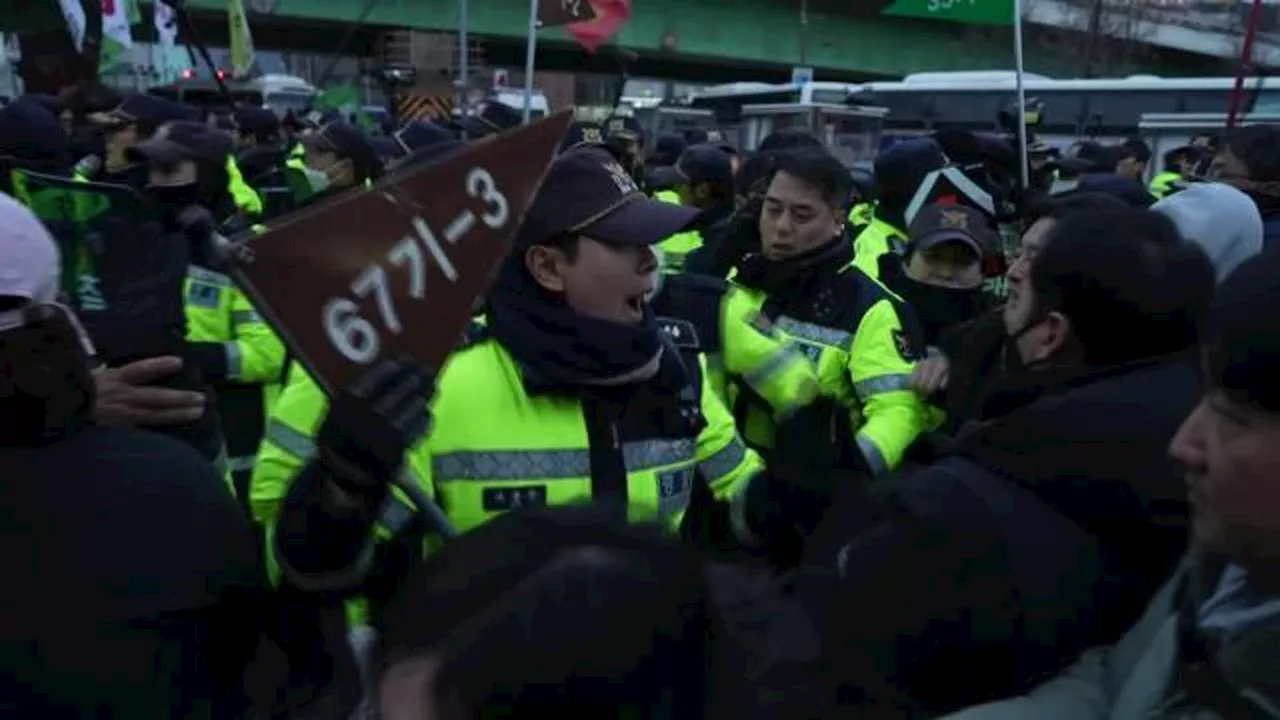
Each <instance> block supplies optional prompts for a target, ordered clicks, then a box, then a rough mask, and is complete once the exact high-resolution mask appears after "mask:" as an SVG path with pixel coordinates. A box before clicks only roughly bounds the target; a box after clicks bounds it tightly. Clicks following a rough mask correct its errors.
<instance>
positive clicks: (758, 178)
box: [733, 152, 778, 197]
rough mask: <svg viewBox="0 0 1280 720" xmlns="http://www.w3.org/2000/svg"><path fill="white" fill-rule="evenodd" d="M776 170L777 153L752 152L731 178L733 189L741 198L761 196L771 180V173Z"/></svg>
mask: <svg viewBox="0 0 1280 720" xmlns="http://www.w3.org/2000/svg"><path fill="white" fill-rule="evenodd" d="M777 168H778V153H776V152H754V153H751V154H750V155H748V156H747V159H746V160H744V161H743V162H742V164H741V165H740V166H738V172H737V173H736V174H735V175H734V176H733V187H734V188H735V189H736V192H737V194H738V195H739V196H741V197H749V196H751V195H762V194H764V191H765V190H766V189H767V188H768V187H769V183H770V181H772V180H773V172H774V171H775V170H777Z"/></svg>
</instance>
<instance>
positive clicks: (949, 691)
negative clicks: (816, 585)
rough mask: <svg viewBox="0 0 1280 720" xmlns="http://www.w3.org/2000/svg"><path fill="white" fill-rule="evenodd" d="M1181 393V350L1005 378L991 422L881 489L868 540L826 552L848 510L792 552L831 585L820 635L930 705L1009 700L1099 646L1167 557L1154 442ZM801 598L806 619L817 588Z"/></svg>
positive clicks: (1166, 435)
mask: <svg viewBox="0 0 1280 720" xmlns="http://www.w3.org/2000/svg"><path fill="white" fill-rule="evenodd" d="M1196 382H1197V381H1196V373H1195V368H1194V364H1193V362H1192V361H1191V360H1190V359H1189V358H1182V357H1178V358H1162V359H1159V360H1151V361H1145V362H1139V363H1134V364H1131V365H1127V366H1123V367H1114V368H1106V369H1093V370H1091V371H1088V372H1083V373H1076V374H1073V375H1063V376H1059V377H1050V376H1049V374H1048V373H1043V372H1042V373H1032V374H1022V375H1021V376H1020V379H1014V381H1013V382H1008V381H1006V382H1005V383H1004V384H1003V385H1002V387H1001V388H1000V389H998V390H997V391H995V392H993V393H991V394H990V395H989V396H988V400H987V402H986V409H985V415H986V416H987V417H990V418H992V419H989V420H986V421H984V422H982V423H981V424H979V425H977V426H976V427H974V428H972V429H971V430H970V431H969V432H967V433H966V434H965V435H963V436H962V437H961V438H960V439H959V440H958V442H957V444H956V445H955V447H953V448H952V449H951V451H950V452H949V453H947V454H946V455H945V456H944V457H943V458H942V459H940V460H938V461H936V462H934V463H932V464H930V465H928V466H926V467H924V468H921V469H917V470H915V471H912V472H908V473H907V474H905V475H904V476H902V477H899V478H896V479H894V480H892V481H891V483H892V484H891V487H890V488H889V490H888V493H887V495H888V499H887V502H886V503H885V504H884V506H883V508H882V513H883V514H882V516H881V517H880V518H879V520H878V521H877V522H874V523H872V524H871V526H870V527H869V529H865V530H863V531H861V532H857V533H856V534H853V535H850V534H848V533H846V534H845V535H844V537H843V542H833V541H832V540H831V538H832V537H839V535H840V533H839V532H838V531H834V532H833V531H832V529H831V528H841V527H847V526H850V525H860V526H861V527H866V523H865V521H864V520H863V516H864V514H865V504H860V503H859V502H857V501H848V502H847V504H848V511H847V512H846V510H845V508H842V507H840V506H836V507H833V508H832V510H831V511H830V512H829V513H828V515H827V517H826V520H825V522H826V524H827V525H828V526H829V527H827V528H824V529H823V530H822V531H820V534H819V536H820V537H821V536H825V537H826V538H827V540H825V541H823V542H819V543H816V544H815V546H813V547H811V548H810V549H811V551H812V554H811V556H810V561H811V564H817V565H825V566H827V567H834V568H836V569H837V571H838V572H839V573H840V574H841V576H842V577H843V583H842V587H841V590H840V592H839V595H840V596H841V597H842V598H843V601H840V600H837V601H836V604H835V609H834V611H831V612H827V613H826V615H825V619H826V622H827V623H829V624H828V626H827V631H826V634H827V635H828V636H829V637H830V638H833V639H838V640H837V643H836V644H838V643H843V645H844V648H845V652H846V653H847V655H848V656H849V657H852V658H853V660H851V661H850V662H853V663H857V664H861V663H863V662H864V661H865V654H867V653H870V655H871V656H872V657H873V658H874V660H875V662H877V663H879V672H880V673H881V676H880V678H875V680H877V681H878V680H880V679H881V678H893V679H894V681H895V682H896V683H898V684H899V686H900V688H901V689H902V691H903V692H904V693H906V694H908V695H910V696H911V697H912V698H913V699H914V700H915V701H917V702H919V703H920V705H921V706H922V707H924V708H926V709H928V710H930V711H936V712H942V711H946V710H949V709H953V708H957V707H961V706H966V705H969V704H973V703H976V702H980V701H983V700H987V699H990V698H993V697H999V696H1007V695H1013V694H1018V693H1022V692H1025V691H1026V690H1027V689H1029V688H1030V687H1031V686H1032V685H1033V684H1035V683H1036V682H1037V681H1039V680H1041V679H1043V678H1045V677H1046V676H1048V675H1051V674H1053V673H1055V672H1057V671H1058V670H1059V669H1061V667H1062V666H1063V665H1065V664H1066V663H1068V662H1070V661H1071V660H1072V659H1073V658H1074V657H1075V656H1076V655H1077V654H1078V653H1079V652H1080V651H1081V650H1082V649H1083V648H1086V647H1089V646H1092V645H1096V644H1104V643H1108V642H1112V641H1114V640H1115V639H1116V638H1117V637H1118V635H1119V634H1120V633H1121V632H1122V631H1123V630H1124V629H1125V628H1126V627H1127V626H1128V625H1129V624H1131V623H1132V622H1133V621H1134V620H1135V619H1136V617H1137V616H1138V614H1139V613H1140V612H1141V609H1142V607H1143V605H1144V603H1145V602H1146V601H1147V599H1148V598H1149V596H1150V595H1151V593H1152V592H1154V590H1155V589H1156V588H1157V587H1158V586H1159V585H1160V583H1161V581H1162V580H1163V579H1164V578H1165V577H1166V576H1167V575H1168V574H1169V573H1170V572H1171V571H1172V569H1173V568H1174V567H1175V565H1176V562H1177V559H1178V557H1179V555H1180V554H1181V553H1182V551H1183V549H1184V547H1185V540H1186V533H1187V507H1186V498H1185V490H1184V487H1183V482H1182V479H1181V477H1180V474H1179V473H1178V472H1177V470H1176V469H1175V467H1174V466H1173V464H1172V461H1171V460H1170V459H1169V458H1168V455H1167V446H1168V443H1169V441H1170V439H1171V437H1172V436H1173V434H1174V432H1175V431H1176V429H1177V427H1178V425H1179V423H1181V422H1182V420H1183V419H1184V418H1185V417H1186V415H1187V413H1188V412H1190V410H1191V408H1192V407H1193V405H1194V403H1195V401H1196ZM1046 388H1048V389H1046ZM846 516H848V517H846ZM846 521H847V522H846ZM805 602H806V603H807V604H808V606H809V607H810V608H812V609H813V612H814V613H815V615H821V614H822V613H823V605H822V603H823V602H826V601H825V600H824V599H823V598H821V597H820V593H817V592H815V593H811V594H806V599H805ZM836 662H837V663H841V662H844V660H843V659H842V658H841V657H840V652H839V650H838V649H837V656H836ZM854 672H856V666H855V669H854ZM846 677H848V681H849V682H850V683H851V684H853V685H865V684H866V683H865V682H864V681H863V679H862V678H858V677H856V676H855V675H853V674H846Z"/></svg>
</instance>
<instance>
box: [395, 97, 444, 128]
mask: <svg viewBox="0 0 1280 720" xmlns="http://www.w3.org/2000/svg"><path fill="white" fill-rule="evenodd" d="M396 115H397V116H398V117H399V118H400V121H401V122H411V121H414V120H449V119H450V118H452V117H453V98H451V97H449V96H447V95H406V96H404V97H402V98H400V102H399V103H397V104H396Z"/></svg>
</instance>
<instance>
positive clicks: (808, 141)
mask: <svg viewBox="0 0 1280 720" xmlns="http://www.w3.org/2000/svg"><path fill="white" fill-rule="evenodd" d="M820 147H822V141H821V140H819V139H818V138H816V137H814V136H813V133H811V132H809V131H808V130H805V129H803V128H783V129H781V130H774V131H773V132H771V133H769V134H768V135H766V136H765V138H764V139H763V140H761V141H760V147H758V148H756V149H757V150H760V151H761V152H769V151H773V150H795V149H797V148H820Z"/></svg>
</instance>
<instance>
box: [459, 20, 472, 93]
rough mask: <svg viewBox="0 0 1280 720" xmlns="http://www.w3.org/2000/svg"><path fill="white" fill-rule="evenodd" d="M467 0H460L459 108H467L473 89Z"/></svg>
mask: <svg viewBox="0 0 1280 720" xmlns="http://www.w3.org/2000/svg"><path fill="white" fill-rule="evenodd" d="M469 15H470V8H468V7H467V0H458V109H459V110H460V111H462V112H463V113H465V112H466V110H467V97H468V93H469V91H470V90H471V67H470V62H471V52H470V51H471V48H470V47H469V46H470V44H471V43H470V40H469V38H468V37H467V25H468V24H469V23H470V21H471V18H470V17H469Z"/></svg>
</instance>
